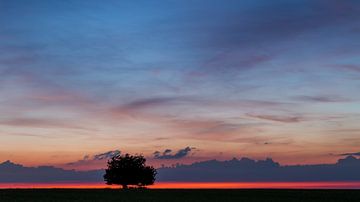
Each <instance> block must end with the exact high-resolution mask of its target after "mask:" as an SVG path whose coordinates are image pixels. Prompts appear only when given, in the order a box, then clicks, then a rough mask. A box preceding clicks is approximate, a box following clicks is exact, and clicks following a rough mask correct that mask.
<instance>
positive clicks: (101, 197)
mask: <svg viewBox="0 0 360 202" xmlns="http://www.w3.org/2000/svg"><path fill="white" fill-rule="evenodd" d="M0 201H1V202H8V201H9V202H20V201H36V202H42V201H46V202H58V201H59V202H60V201H61V202H63V201H77V202H82V201H84V202H85V201H86V202H91V201H99V202H100V201H101V202H107V201H116V202H124V201H125V202H127V201H129V202H130V201H131V202H137V201H147V202H155V201H156V202H162V201H170V202H177V201H181V202H191V201H196V202H201V201H206V202H208V201H220V202H226V201H244V202H252V201H254V202H257V201H266V202H273V201H284V202H285V201H286V202H292V201H296V202H297V201H304V202H305V201H306V202H312V201H314V202H322V201H324V202H334V201H339V202H344V201H352V202H357V201H360V190H244V189H241V190H211V189H207V190H186V189H183V190H181V189H179V190H166V189H163V190H160V189H159V190H154V189H152V190H127V191H122V190H109V189H4V190H0Z"/></svg>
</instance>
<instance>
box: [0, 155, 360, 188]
mask: <svg viewBox="0 0 360 202" xmlns="http://www.w3.org/2000/svg"><path fill="white" fill-rule="evenodd" d="M157 170H158V175H157V181H160V182H166V181H173V182H194V181H197V182H226V181H227V182H276V181H277V182H287V181H293V182H296V181H307V182H309V181H312V182H314V181H315V182H316V181H359V180H360V173H359V170H360V159H357V158H355V157H353V156H348V157H346V158H344V159H339V160H338V162H337V163H335V164H317V165H293V166H283V165H280V164H279V163H277V162H274V161H273V160H272V159H270V158H268V159H265V160H257V161H256V160H253V159H249V158H241V159H240V160H238V159H236V158H233V159H232V160H228V161H217V160H209V161H201V162H195V163H192V164H190V165H181V164H178V165H176V166H173V167H161V168H158V169H157ZM103 174H104V170H91V171H75V170H64V169H62V168H56V167H53V166H39V167H24V166H22V165H19V164H14V163H12V162H10V161H5V162H3V163H0V182H2V183H14V182H22V183H29V182H31V183H33V182H60V181H61V182H69V183H71V182H77V183H78V182H103V178H102V176H103Z"/></svg>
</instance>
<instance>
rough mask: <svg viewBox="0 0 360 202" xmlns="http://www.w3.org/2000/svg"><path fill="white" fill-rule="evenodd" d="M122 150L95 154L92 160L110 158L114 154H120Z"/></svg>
mask: <svg viewBox="0 0 360 202" xmlns="http://www.w3.org/2000/svg"><path fill="white" fill-rule="evenodd" d="M120 153H121V152H120V151H119V150H114V151H108V152H105V153H102V154H96V155H94V156H93V158H92V160H103V159H109V158H112V157H113V156H116V155H119V154H120Z"/></svg>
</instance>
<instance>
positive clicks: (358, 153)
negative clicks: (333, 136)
mask: <svg viewBox="0 0 360 202" xmlns="http://www.w3.org/2000/svg"><path fill="white" fill-rule="evenodd" d="M340 156H360V152H354V153H344V154H340Z"/></svg>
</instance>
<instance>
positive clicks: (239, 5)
mask: <svg viewBox="0 0 360 202" xmlns="http://www.w3.org/2000/svg"><path fill="white" fill-rule="evenodd" d="M359 54H360V2H359V1H356V0H301V1H300V0H294V1H287V0H275V1H267V0H242V1H238V0H227V1H220V0H206V1H205V0H184V1H173V0H161V1H160V0H158V1H145V0H139V1H121V0H113V1H111V0H110V1H106V2H103V1H69V0H63V1H55V0H47V1H45V0H44V1H40V0H34V1H25V0H23V1H22V0H0V143H1V146H0V162H2V161H6V160H11V161H13V162H16V163H20V164H22V165H26V166H38V165H55V166H58V167H62V168H74V169H81V170H86V169H95V168H102V167H104V166H105V164H104V160H105V159H106V158H107V157H108V156H109V155H114V154H119V153H131V154H142V155H144V156H145V157H146V158H147V159H148V162H149V163H150V164H152V165H155V166H160V165H162V164H164V165H171V164H174V163H184V164H189V163H193V162H196V161H205V160H210V159H218V160H226V159H231V158H233V157H237V158H240V157H249V158H252V159H264V158H266V157H271V158H272V159H274V160H275V161H276V162H279V163H281V164H282V165H294V164H320V163H336V162H337V160H338V159H339V158H340V157H341V156H343V154H355V155H356V154H359V153H358V152H360V135H359V134H360V125H359V120H360V93H358V92H359V89H360V57H359Z"/></svg>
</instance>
